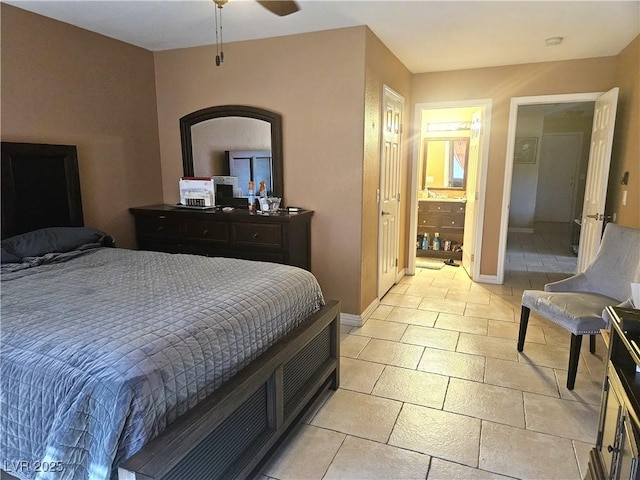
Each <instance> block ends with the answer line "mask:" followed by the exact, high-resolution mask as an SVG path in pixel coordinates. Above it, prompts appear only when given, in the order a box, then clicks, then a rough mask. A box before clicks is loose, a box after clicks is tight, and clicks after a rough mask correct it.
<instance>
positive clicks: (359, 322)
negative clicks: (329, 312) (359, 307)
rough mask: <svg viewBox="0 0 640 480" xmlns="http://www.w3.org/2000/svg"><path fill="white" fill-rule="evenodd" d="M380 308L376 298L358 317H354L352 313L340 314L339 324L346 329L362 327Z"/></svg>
mask: <svg viewBox="0 0 640 480" xmlns="http://www.w3.org/2000/svg"><path fill="white" fill-rule="evenodd" d="M379 306H380V299H378V298H376V299H375V300H374V301H373V302H371V303H370V304H369V306H368V307H367V308H365V309H364V312H362V313H361V314H360V315H354V314H352V313H342V312H341V313H340V324H341V325H346V326H348V327H362V326H363V325H364V324H365V323H366V322H367V320H368V319H369V317H370V316H371V314H372V313H373V312H374V311H375V310H376V308H378V307H379Z"/></svg>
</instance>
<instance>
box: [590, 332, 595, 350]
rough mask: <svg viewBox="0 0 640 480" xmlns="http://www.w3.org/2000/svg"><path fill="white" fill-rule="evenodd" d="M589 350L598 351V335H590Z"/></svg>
mask: <svg viewBox="0 0 640 480" xmlns="http://www.w3.org/2000/svg"><path fill="white" fill-rule="evenodd" d="M589 351H590V352H591V353H596V336H595V335H589Z"/></svg>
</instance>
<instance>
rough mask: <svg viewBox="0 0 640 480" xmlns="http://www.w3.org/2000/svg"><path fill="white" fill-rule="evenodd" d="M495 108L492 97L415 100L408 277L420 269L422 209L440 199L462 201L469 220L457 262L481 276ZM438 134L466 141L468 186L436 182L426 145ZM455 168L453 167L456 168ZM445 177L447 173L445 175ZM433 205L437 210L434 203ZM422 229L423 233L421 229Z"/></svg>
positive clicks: (472, 275) (474, 276) (475, 277)
mask: <svg viewBox="0 0 640 480" xmlns="http://www.w3.org/2000/svg"><path fill="white" fill-rule="evenodd" d="M491 106H492V100H490V99H480V100H468V101H459V102H438V103H419V104H416V109H415V116H414V125H415V132H414V138H415V139H416V140H415V142H414V153H413V164H412V168H411V180H412V182H411V190H410V193H409V195H410V197H409V198H410V201H409V205H410V217H409V248H408V252H409V253H408V266H407V274H408V275H414V274H415V269H416V263H417V262H416V258H417V253H418V245H417V239H418V233H419V229H418V221H419V209H420V208H423V210H424V208H425V205H422V204H423V203H425V202H426V201H427V199H428V198H431V199H435V200H437V201H441V200H445V201H453V202H461V204H462V205H463V207H462V208H463V212H462V213H463V215H464V220H462V221H461V223H460V228H459V230H460V231H459V232H458V235H459V237H460V240H461V242H460V247H461V248H462V252H461V256H462V261H461V262H460V261H457V262H456V263H462V265H463V266H464V268H465V270H466V271H467V273H468V274H469V277H470V278H471V279H473V280H474V281H478V280H479V277H480V271H479V265H480V252H481V250H482V244H481V243H482V242H481V239H482V218H483V216H484V192H485V185H486V171H487V165H488V158H489V145H488V141H485V139H486V138H488V135H489V132H490V120H491ZM438 138H441V139H449V140H450V139H452V138H453V139H461V138H464V139H466V145H467V147H466V148H467V150H468V155H467V157H466V161H465V162H464V163H465V172H464V185H463V186H462V187H460V186H459V185H458V184H459V183H461V182H457V181H456V179H455V178H452V179H450V180H452V181H449V182H448V183H446V184H445V183H443V184H442V185H436V183H435V182H436V180H437V177H438V175H435V174H431V173H430V172H429V171H427V166H426V165H425V163H426V162H427V161H428V160H427V149H426V146H427V145H428V142H429V140H430V139H438ZM452 151H453V150H452ZM452 158H453V157H452ZM447 165H449V163H447V162H444V163H443V170H446V168H445V167H446V166H447ZM450 170H451V171H452V172H453V171H454V169H453V168H451V169H450ZM454 176H455V175H454ZM443 177H446V176H444V175H443ZM432 207H433V208H435V207H434V206H433V205H432ZM427 208H428V207H427ZM451 208H453V207H451ZM454 213H455V212H454ZM450 216H451V215H450ZM427 217H429V215H427ZM447 218H448V217H447ZM448 220H449V223H451V222H454V224H455V228H456V229H457V228H458V219H457V217H456V218H453V217H452V218H448ZM420 233H423V232H422V231H420ZM450 236H451V238H452V239H453V240H454V241H456V240H457V237H456V235H454V233H451V234H450ZM420 248H421V247H420ZM421 253H424V252H421ZM440 261H442V260H440Z"/></svg>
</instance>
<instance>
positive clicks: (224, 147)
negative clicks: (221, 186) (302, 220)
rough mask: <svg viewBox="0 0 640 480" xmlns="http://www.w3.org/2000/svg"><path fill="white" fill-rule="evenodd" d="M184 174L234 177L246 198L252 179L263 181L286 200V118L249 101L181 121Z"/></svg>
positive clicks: (216, 107) (209, 108) (221, 106)
mask: <svg viewBox="0 0 640 480" xmlns="http://www.w3.org/2000/svg"><path fill="white" fill-rule="evenodd" d="M180 137H181V142H182V164H183V172H184V176H185V177H193V176H218V175H221V176H229V175H231V176H236V177H237V178H238V186H239V187H240V188H241V189H242V196H246V195H247V187H248V182H249V180H252V181H254V183H255V187H256V190H257V188H258V185H259V184H260V182H261V181H263V180H264V181H265V182H266V184H267V191H268V194H269V195H271V196H275V197H279V198H281V199H282V200H281V204H282V205H285V203H284V198H283V197H284V184H283V175H282V171H283V168H282V163H283V158H282V117H281V115H280V114H278V113H275V112H272V111H269V110H265V109H262V108H258V107H251V106H246V105H220V106H214V107H208V108H204V109H201V110H197V111H195V112H193V113H190V114H188V115H185V116H184V117H182V118H181V119H180Z"/></svg>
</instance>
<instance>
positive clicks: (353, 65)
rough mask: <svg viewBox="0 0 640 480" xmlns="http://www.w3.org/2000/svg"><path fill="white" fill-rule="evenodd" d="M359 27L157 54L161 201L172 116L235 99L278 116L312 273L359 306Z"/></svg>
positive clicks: (171, 165)
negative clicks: (305, 217) (305, 219)
mask: <svg viewBox="0 0 640 480" xmlns="http://www.w3.org/2000/svg"><path fill="white" fill-rule="evenodd" d="M365 32H366V27H354V28H347V29H340V30H332V31H327V32H316V33H309V34H302V35H295V36H287V37H277V38H271V39H265V40H259V41H247V42H236V43H229V44H227V45H225V61H224V64H223V65H222V66H220V67H216V66H215V62H214V58H215V47H213V46H206V47H196V48H186V49H178V50H168V51H163V52H156V53H155V54H154V56H155V65H156V86H157V92H158V126H159V131H160V154H161V160H162V181H163V189H164V200H165V202H166V203H175V202H177V200H178V178H179V177H180V176H181V175H182V158H181V150H180V131H179V124H178V122H179V119H180V117H182V116H184V115H186V114H188V113H190V112H193V111H196V110H199V109H201V108H205V107H211V106H214V105H226V104H243V105H250V106H256V107H261V108H266V109H268V110H272V111H275V112H278V113H280V114H281V115H282V119H283V130H284V134H283V136H284V189H285V200H286V203H287V204H288V205H295V206H300V207H303V208H307V209H311V210H314V211H315V214H314V216H313V220H312V227H311V230H312V246H311V251H312V260H311V262H312V271H313V273H314V274H315V275H316V276H317V278H318V280H319V282H320V285H321V287H322V289H323V292H324V294H325V297H326V298H327V299H337V300H341V301H342V311H343V312H347V313H352V314H359V313H360V279H361V275H360V273H361V272H360V256H361V246H360V238H361V218H362V213H361V203H362V202H361V191H362V157H363V139H362V137H363V131H362V123H363V98H364V70H365V69H364V51H365Z"/></svg>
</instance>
